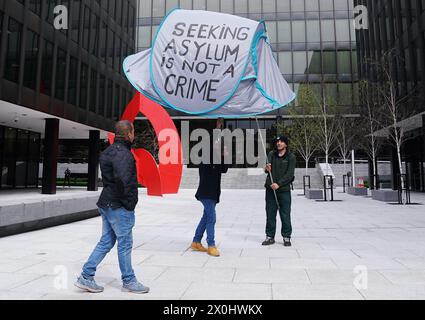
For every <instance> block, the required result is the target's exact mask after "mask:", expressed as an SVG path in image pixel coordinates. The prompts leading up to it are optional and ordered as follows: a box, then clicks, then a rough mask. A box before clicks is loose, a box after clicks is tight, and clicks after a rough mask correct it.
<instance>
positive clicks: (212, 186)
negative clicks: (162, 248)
mask: <svg viewBox="0 0 425 320" xmlns="http://www.w3.org/2000/svg"><path fill="white" fill-rule="evenodd" d="M216 129H223V120H222V119H218V120H217V127H216ZM220 148H221V149H222V152H223V153H224V154H223V153H220V155H221V154H223V155H227V149H226V148H225V147H224V146H223V147H222V140H221V139H219V140H218V141H215V142H214V144H213V146H212V152H211V155H213V154H214V153H216V152H218V149H220ZM214 158H215V157H214V156H212V157H211V159H210V163H202V164H201V165H200V166H199V187H198V190H197V191H196V194H195V197H196V199H197V200H198V201H200V202H201V203H202V205H203V206H204V214H203V216H202V218H201V221H200V222H199V224H198V227H197V228H196V231H195V236H194V237H193V242H192V244H191V248H192V249H193V250H196V251H200V252H208V254H209V255H210V256H213V257H218V256H220V252H219V251H218V249H217V247H216V245H215V222H216V212H215V206H216V205H217V203H219V202H220V194H221V174H222V173H226V172H227V169H228V167H227V166H226V165H225V164H223V160H224V159H223V158H222V159H221V163H219V164H214V160H213V159H214ZM205 231H206V232H207V244H208V249H206V248H205V247H204V246H203V245H202V243H201V240H202V237H203V235H204V233H205Z"/></svg>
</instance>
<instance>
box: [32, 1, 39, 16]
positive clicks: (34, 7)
mask: <svg viewBox="0 0 425 320" xmlns="http://www.w3.org/2000/svg"><path fill="white" fill-rule="evenodd" d="M30 10H31V11H32V12H34V13H35V14H36V15H38V16H40V15H41V0H30Z"/></svg>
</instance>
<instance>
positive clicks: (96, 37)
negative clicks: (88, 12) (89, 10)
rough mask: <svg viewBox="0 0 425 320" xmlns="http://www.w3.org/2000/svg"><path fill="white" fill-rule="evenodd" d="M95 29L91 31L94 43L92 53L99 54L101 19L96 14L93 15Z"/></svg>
mask: <svg viewBox="0 0 425 320" xmlns="http://www.w3.org/2000/svg"><path fill="white" fill-rule="evenodd" d="M92 20H93V29H92V31H91V33H90V38H91V40H90V42H91V43H92V52H91V53H92V55H94V56H98V54H99V35H100V20H99V17H98V16H96V15H95V14H93V15H92Z"/></svg>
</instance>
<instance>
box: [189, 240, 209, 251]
mask: <svg viewBox="0 0 425 320" xmlns="http://www.w3.org/2000/svg"><path fill="white" fill-rule="evenodd" d="M190 247H191V248H192V250H195V251H200V252H207V251H208V250H207V248H205V247H204V246H203V245H202V243H200V242H192V244H191V245H190Z"/></svg>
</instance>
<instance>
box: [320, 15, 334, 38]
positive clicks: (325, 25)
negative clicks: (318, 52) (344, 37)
mask: <svg viewBox="0 0 425 320" xmlns="http://www.w3.org/2000/svg"><path fill="white" fill-rule="evenodd" d="M320 23H321V25H322V41H324V42H327V41H329V42H331V41H332V42H334V41H335V26H334V20H321V21H320Z"/></svg>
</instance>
